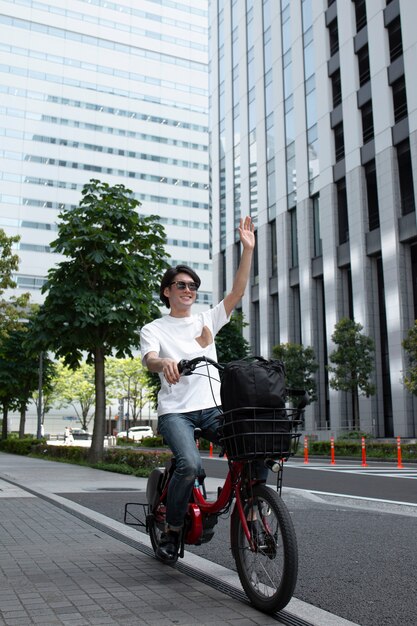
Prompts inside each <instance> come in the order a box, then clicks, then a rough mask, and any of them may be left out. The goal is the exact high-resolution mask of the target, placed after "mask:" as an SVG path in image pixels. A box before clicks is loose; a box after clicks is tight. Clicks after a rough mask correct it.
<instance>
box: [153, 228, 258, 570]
mask: <svg viewBox="0 0 417 626" xmlns="http://www.w3.org/2000/svg"><path fill="white" fill-rule="evenodd" d="M239 237H240V241H241V243H242V246H243V251H242V255H241V259H240V263H239V267H238V269H237V272H236V275H235V278H234V282H233V286H232V290H231V291H230V293H229V294H228V295H227V296H226V297H225V298H224V299H223V300H222V301H221V302H220V303H219V304H217V306H215V307H214V308H212V309H209V310H208V311H205V312H204V313H200V314H192V313H191V309H192V305H193V304H194V302H195V300H196V296H197V291H198V288H199V287H200V283H201V281H200V278H199V276H198V275H197V274H196V273H195V272H194V271H193V270H192V269H191V268H189V267H188V266H186V265H178V266H177V267H172V268H170V269H168V270H167V271H166V272H165V274H164V276H163V278H162V281H161V286H160V291H159V294H160V298H161V300H162V302H163V303H164V304H165V305H166V306H167V308H169V309H170V312H169V314H168V315H164V316H163V317H161V318H158V319H156V320H154V321H153V322H151V323H150V324H146V325H145V326H144V327H143V328H142V330H141V353H142V361H143V363H144V364H145V365H146V367H147V368H148V369H149V371H151V372H157V373H158V374H159V377H160V379H161V390H160V391H159V394H158V430H159V432H160V433H161V435H162V436H163V437H164V440H165V441H166V442H167V444H168V445H169V447H170V448H171V450H172V452H173V454H174V456H175V459H176V468H175V472H174V475H173V477H172V479H171V482H170V485H169V489H168V495H167V512H166V520H167V528H166V531H165V533H163V534H162V536H161V541H160V544H159V546H158V549H157V552H156V555H157V557H158V558H159V559H160V560H162V561H164V562H168V563H169V562H171V563H172V562H175V561H176V558H177V554H178V547H179V543H180V539H181V531H182V528H183V524H184V518H185V515H186V512H187V507H188V502H189V498H190V495H191V492H192V488H193V485H194V480H195V477H196V476H198V475H199V474H200V473H201V458H200V454H199V452H198V449H197V448H196V445H195V441H194V429H195V428H200V429H201V431H202V436H203V437H204V438H205V439H208V440H209V441H213V442H217V438H218V435H217V430H218V425H219V419H218V417H219V415H220V413H221V410H220V408H219V407H220V383H219V381H218V380H217V379H218V376H216V375H215V371H212V372H211V373H210V372H207V374H208V375H207V376H190V377H188V376H185V377H184V376H183V377H180V373H179V371H178V365H177V364H178V362H179V361H181V360H182V359H192V358H194V357H196V356H206V357H208V358H210V359H213V360H215V361H217V354H216V347H215V343H214V338H215V336H216V334H217V333H218V332H219V330H220V329H221V328H222V327H223V326H224V325H225V324H227V323H228V322H229V320H230V316H231V314H232V311H233V309H234V308H235V306H236V305H237V304H238V302H239V301H240V299H241V298H242V296H243V294H244V292H245V289H246V286H247V283H248V279H249V275H250V268H251V263H252V255H253V250H254V247H255V235H254V225H253V224H252V221H251V218H250V217H246V218H245V219H244V220H243V219H241V220H240V225H239ZM212 367H213V366H209V365H208V368H209V369H210V368H212ZM213 370H214V368H213ZM210 374H212V375H210ZM265 473H266V472H265ZM259 478H261V476H259Z"/></svg>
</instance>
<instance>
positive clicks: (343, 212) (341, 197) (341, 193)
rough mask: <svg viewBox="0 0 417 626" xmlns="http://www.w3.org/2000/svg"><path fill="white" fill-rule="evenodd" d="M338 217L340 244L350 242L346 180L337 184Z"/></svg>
mask: <svg viewBox="0 0 417 626" xmlns="http://www.w3.org/2000/svg"><path fill="white" fill-rule="evenodd" d="M337 217H338V224H339V244H342V243H346V242H347V241H349V221H348V205H347V194H346V181H345V179H342V180H339V181H338V183H337Z"/></svg>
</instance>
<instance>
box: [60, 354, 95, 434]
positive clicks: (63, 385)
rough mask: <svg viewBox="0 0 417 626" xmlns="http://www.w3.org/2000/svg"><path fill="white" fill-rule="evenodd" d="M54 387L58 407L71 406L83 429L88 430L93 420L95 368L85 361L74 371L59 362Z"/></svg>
mask: <svg viewBox="0 0 417 626" xmlns="http://www.w3.org/2000/svg"><path fill="white" fill-rule="evenodd" d="M54 387H55V389H54V396H55V403H56V404H57V405H58V407H59V408H62V407H68V406H71V407H72V408H73V409H74V412H75V413H76V415H77V417H78V419H79V420H80V424H81V428H84V429H85V430H88V425H89V423H90V422H91V420H92V419H93V414H90V412H91V409H94V402H95V385H94V367H93V366H92V365H91V364H88V363H86V362H85V361H84V362H82V363H80V365H79V366H78V367H77V369H75V370H74V369H71V368H70V367H67V366H66V365H64V363H63V362H62V361H59V362H58V363H57V367H56V375H55V380H54Z"/></svg>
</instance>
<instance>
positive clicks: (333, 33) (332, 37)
mask: <svg viewBox="0 0 417 626" xmlns="http://www.w3.org/2000/svg"><path fill="white" fill-rule="evenodd" d="M328 29H329V44H330V56H333V55H334V54H336V52H338V51H339V33H338V30H337V18H335V19H334V20H333V21H332V22H330V24H329V26H328Z"/></svg>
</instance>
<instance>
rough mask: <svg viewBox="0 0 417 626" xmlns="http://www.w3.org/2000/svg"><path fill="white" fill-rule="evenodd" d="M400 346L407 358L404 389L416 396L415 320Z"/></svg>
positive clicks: (416, 323)
mask: <svg viewBox="0 0 417 626" xmlns="http://www.w3.org/2000/svg"><path fill="white" fill-rule="evenodd" d="M402 346H403V348H404V350H405V351H406V353H407V357H408V368H407V372H406V374H405V376H404V379H403V382H404V385H405V387H406V389H408V391H409V392H410V393H412V394H413V395H415V396H417V320H415V322H414V326H412V327H411V328H410V329H409V331H408V333H407V336H406V338H405V339H404V341H403V342H402Z"/></svg>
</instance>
